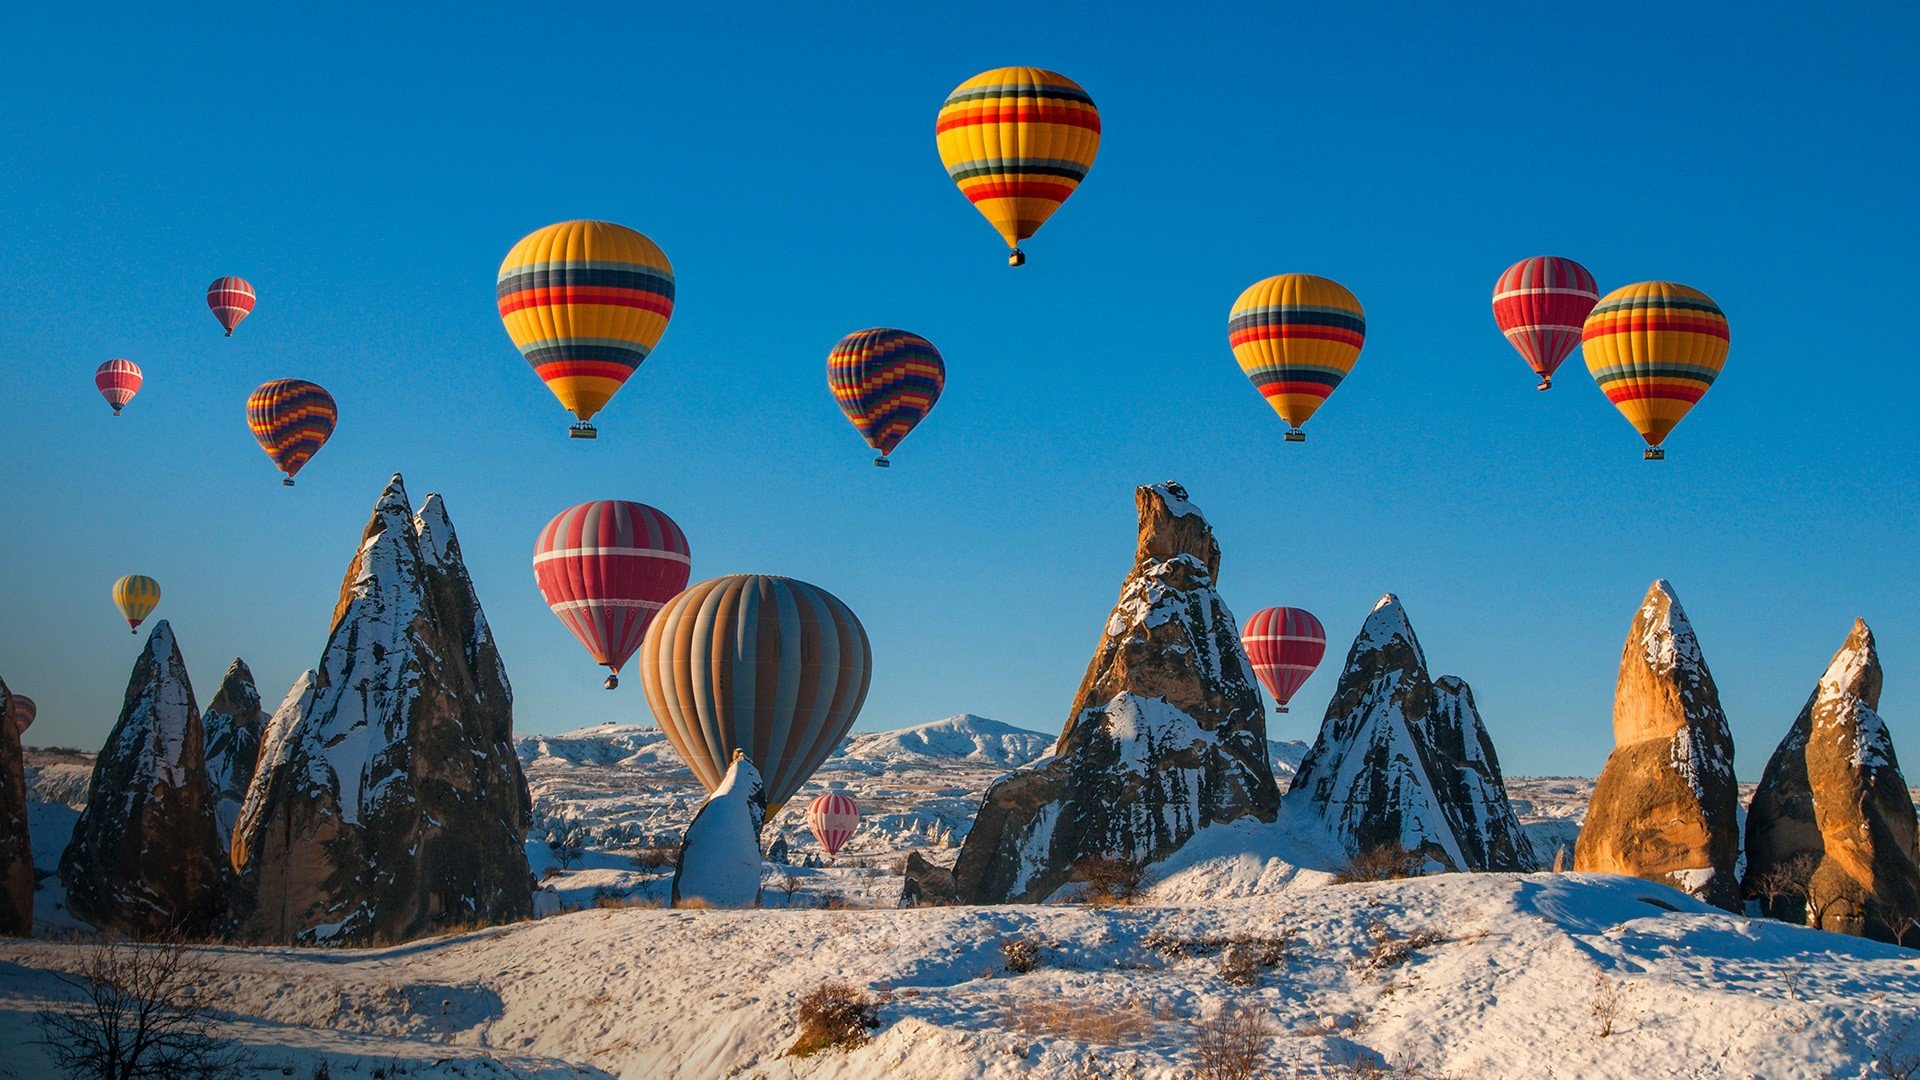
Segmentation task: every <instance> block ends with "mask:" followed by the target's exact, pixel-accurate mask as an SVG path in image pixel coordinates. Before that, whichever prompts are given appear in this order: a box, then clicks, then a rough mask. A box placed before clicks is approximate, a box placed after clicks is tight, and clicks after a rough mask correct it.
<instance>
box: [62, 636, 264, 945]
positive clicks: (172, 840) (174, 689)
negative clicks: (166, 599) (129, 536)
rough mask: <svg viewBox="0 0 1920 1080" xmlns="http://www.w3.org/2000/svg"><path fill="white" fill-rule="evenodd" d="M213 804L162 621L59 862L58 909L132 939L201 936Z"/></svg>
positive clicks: (209, 891) (214, 850)
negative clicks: (61, 905)
mask: <svg viewBox="0 0 1920 1080" xmlns="http://www.w3.org/2000/svg"><path fill="white" fill-rule="evenodd" d="M213 801H214V800H213V787H212V784H211V783H210V782H209V780H208V778H207V759H206V733H205V731H203V730H202V728H201V726H200V709H199V707H198V706H197V705H195V704H194V700H193V684H192V683H191V682H189V681H188V680H187V666H186V664H185V663H184V662H183V661H182V660H181V659H180V647H179V645H178V644H176V643H175V641H174V638H173V627H171V626H169V625H168V624H167V621H166V620H164V619H162V620H161V621H160V622H159V623H158V624H156V625H155V626H154V628H153V632H152V633H150V634H148V635H147V645H146V648H145V649H143V650H142V651H141V653H140V659H139V660H138V661H136V662H135V663H134V665H133V677H132V678H131V679H130V680H129V681H128V683H127V696H126V702H125V704H123V705H122V706H121V709H120V720H119V722H118V723H116V724H115V725H114V726H113V732H112V734H110V735H108V736H107V743H106V746H105V747H103V748H102V749H101V751H100V756H99V757H98V758H97V759H95V761H94V764H93V778H92V779H91V781H90V782H89V783H88V786H87V805H86V808H85V809H84V810H82V811H81V812H80V820H79V821H78V822H76V823H75V824H74V827H73V838H72V840H70V841H69V842H68V843H67V849H66V851H65V852H63V853H62V854H61V856H60V882H61V884H63V885H65V886H66V890H67V910H69V911H71V912H72V913H73V914H74V915H76V916H78V917H80V918H82V919H85V920H86V921H87V922H90V923H92V924H93V925H94V926H96V927H99V928H101V929H111V930H119V931H122V932H124V933H128V934H134V935H149V934H159V933H168V932H179V933H182V934H185V935H188V936H198V935H201V934H204V933H206V932H208V931H209V930H211V929H212V928H213V925H214V923H215V920H216V919H217V918H218V917H219V915H220V914H221V911H222V909H223V908H224V906H225V902H226V887H227V881H226V875H225V866H226V860H225V859H224V858H222V857H221V845H220V826H219V824H218V822H217V821H216V820H215V818H214V812H213Z"/></svg>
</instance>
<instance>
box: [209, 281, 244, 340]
mask: <svg viewBox="0 0 1920 1080" xmlns="http://www.w3.org/2000/svg"><path fill="white" fill-rule="evenodd" d="M253 299H254V297H253V286H252V285H251V284H249V283H248V282H247V279H246V278H237V277H223V278H214V279H213V284H211V285H209V286H207V306H208V307H210V308H212V309H213V317H214V318H216V319H219V320H220V325H221V326H222V327H223V328H224V329H225V330H226V331H227V336H228V337H232V336H233V328H234V327H236V326H239V325H240V320H241V319H244V318H246V317H247V315H248V314H249V313H250V312H252V311H253Z"/></svg>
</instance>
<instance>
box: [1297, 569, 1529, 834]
mask: <svg viewBox="0 0 1920 1080" xmlns="http://www.w3.org/2000/svg"><path fill="white" fill-rule="evenodd" d="M1286 802H1287V812H1288V813H1289V814H1292V813H1295V812H1299V813H1303V814H1306V815H1310V816H1312V817H1314V818H1317V819H1318V820H1320V821H1321V822H1322V823H1323V824H1324V825H1325V826H1326V829H1327V832H1328V833H1330V834H1331V835H1332V836H1333V837H1334V839H1336V840H1338V841H1339V842H1340V843H1341V844H1342V845H1344V846H1345V847H1346V849H1347V851H1348V852H1350V853H1352V854H1356V855H1357V854H1361V853H1363V852H1368V851H1372V850H1375V849H1377V848H1380V847H1382V846H1387V847H1391V848H1396V849H1400V850H1404V851H1409V852H1414V853H1417V854H1421V855H1424V856H1426V857H1427V859H1428V860H1430V861H1431V862H1433V863H1437V864H1438V865H1440V866H1441V867H1443V868H1445V869H1448V870H1516V871H1525V870H1533V869H1535V867H1536V860H1535V858H1534V853H1533V847H1532V845H1531V844H1529V843H1528V842H1527V835H1526V833H1525V831H1523V830H1522V829H1521V828H1520V822H1519V819H1518V818H1516V817H1515V816H1514V813H1513V807H1512V806H1510V805H1509V804H1508V802H1507V789H1506V784H1505V782H1504V781H1503V780H1502V779H1501V776H1500V761H1499V758H1498V757H1496V756H1495V754H1494V751H1493V742H1492V740H1491V739H1489V738H1488V737H1487V732H1486V728H1485V727H1483V726H1482V725H1481V723H1480V714H1479V712H1478V710H1477V709H1475V707H1474V703H1473V691H1472V690H1471V689H1470V688H1468V686H1467V684H1466V683H1465V682H1464V681H1463V680H1461V679H1459V678H1456V677H1454V676H1452V675H1445V676H1442V677H1441V678H1440V679H1439V680H1438V681H1435V680H1433V679H1432V678H1431V677H1430V676H1429V675H1428V674H1427V660H1426V655H1425V654H1424V653H1423V652H1421V649H1420V640H1419V639H1418V638H1416V637H1415V636H1414V633H1413V624H1412V623H1411V622H1409V621H1408V620H1407V614H1406V609H1405V608H1403V607H1402V606H1401V604H1400V601H1399V599H1398V598H1397V597H1395V596H1393V595H1391V594H1388V595H1387V596H1383V597H1381V598H1380V602H1379V603H1377V604H1375V605H1374V608H1373V612H1372V613H1371V614H1370V615H1368V616H1367V621H1366V622H1365V623H1364V624H1363V625H1362V626H1361V628H1360V634H1359V636H1358V637H1356V638H1354V641H1353V648H1351V649H1350V650H1348V652H1347V663H1346V667H1345V668H1343V669H1342V670H1341V672H1340V684H1339V687H1338V688H1337V689H1336V690H1335V691H1334V695H1333V701H1332V702H1330V703H1329V704H1328V705H1327V715H1326V718H1325V719H1324V720H1323V721H1322V722H1321V724H1320V736H1319V738H1318V739H1317V740H1315V742H1314V744H1313V749H1311V750H1309V751H1308V752H1307V756H1306V759H1305V760H1304V761H1302V762H1301V763H1300V769H1299V771H1298V772H1297V773H1295V774H1294V778H1293V784H1292V786H1291V787H1290V788H1289V789H1288V791H1287V799H1286Z"/></svg>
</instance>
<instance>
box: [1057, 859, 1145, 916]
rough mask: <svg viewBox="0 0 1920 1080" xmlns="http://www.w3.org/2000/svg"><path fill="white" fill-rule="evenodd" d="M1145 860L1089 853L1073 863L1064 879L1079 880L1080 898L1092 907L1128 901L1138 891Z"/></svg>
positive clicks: (1136, 894) (1138, 892) (1135, 895)
mask: <svg viewBox="0 0 1920 1080" xmlns="http://www.w3.org/2000/svg"><path fill="white" fill-rule="evenodd" d="M1145 871H1146V864H1145V863H1142V862H1141V861H1140V860H1138V859H1127V858H1120V857H1116V856H1112V855H1090V856H1088V857H1087V858H1084V859H1081V860H1080V861H1079V862H1077V863H1074V864H1073V871H1072V874H1071V876H1070V877H1069V879H1068V880H1070V881H1076V882H1079V883H1080V897H1079V898H1080V899H1081V900H1082V901H1084V902H1085V903H1088V904H1093V905H1095V906H1096V907H1099V906H1107V905H1113V904H1131V903H1133V901H1134V899H1135V898H1136V897H1138V896H1139V895H1140V879H1141V877H1142V875H1143V874H1144V873H1145Z"/></svg>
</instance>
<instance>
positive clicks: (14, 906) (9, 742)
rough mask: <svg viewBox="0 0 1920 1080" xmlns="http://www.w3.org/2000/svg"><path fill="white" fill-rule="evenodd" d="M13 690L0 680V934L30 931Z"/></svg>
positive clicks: (29, 877)
mask: <svg viewBox="0 0 1920 1080" xmlns="http://www.w3.org/2000/svg"><path fill="white" fill-rule="evenodd" d="M12 705H13V692H12V691H10V690H8V689H7V682H6V680H5V679H0V935H8V936H15V937H24V936H26V935H28V934H31V933H33V839H32V836H31V834H30V833H29V831H28V828H27V776H26V763H25V761H24V759H23V757H22V754H21V751H20V730H19V729H18V728H16V727H15V726H14V725H13V723H12V722H11V715H12V713H11V709H12Z"/></svg>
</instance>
